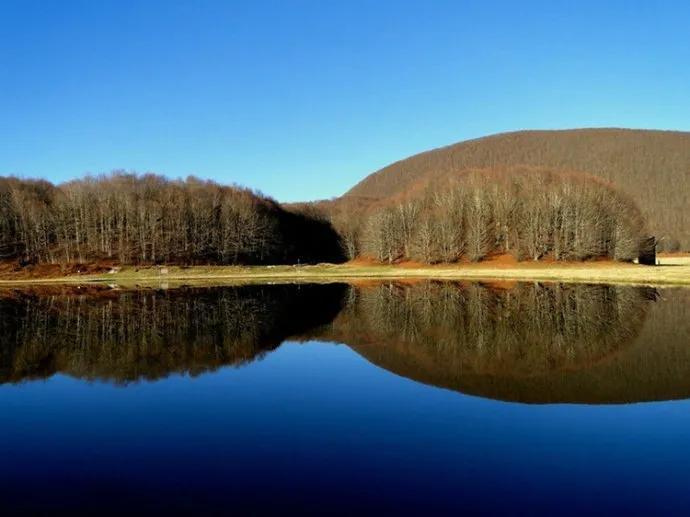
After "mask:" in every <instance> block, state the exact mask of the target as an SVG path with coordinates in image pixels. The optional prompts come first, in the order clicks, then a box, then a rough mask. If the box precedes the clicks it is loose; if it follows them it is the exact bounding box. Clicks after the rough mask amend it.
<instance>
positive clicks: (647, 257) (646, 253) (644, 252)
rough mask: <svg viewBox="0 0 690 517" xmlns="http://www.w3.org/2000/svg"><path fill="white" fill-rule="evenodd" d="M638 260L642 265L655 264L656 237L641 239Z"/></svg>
mask: <svg viewBox="0 0 690 517" xmlns="http://www.w3.org/2000/svg"><path fill="white" fill-rule="evenodd" d="M638 262H639V263H640V264H642V265H643V266H656V237H646V238H645V239H643V240H642V243H641V244H640V257H639V259H638Z"/></svg>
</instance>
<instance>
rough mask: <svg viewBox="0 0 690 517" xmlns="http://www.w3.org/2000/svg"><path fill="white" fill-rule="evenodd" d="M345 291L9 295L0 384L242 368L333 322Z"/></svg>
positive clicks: (0, 344)
mask: <svg viewBox="0 0 690 517" xmlns="http://www.w3.org/2000/svg"><path fill="white" fill-rule="evenodd" d="M346 290H347V287H346V286H345V285H339V284H332V285H311V286H295V285H262V286H241V287H228V288H213V289H205V288H180V289H172V290H159V291H155V290H135V291H124V292H122V291H115V290H105V289H92V290H91V291H90V292H89V293H82V292H80V291H79V290H77V291H76V292H74V290H68V291H67V292H58V293H50V294H46V293H39V294H37V293H27V292H22V291H14V292H12V293H9V295H6V296H5V297H3V298H1V299H0V354H1V355H0V381H4V382H7V381H12V382H16V381H20V380H24V379H31V378H42V377H48V376H50V375H52V374H54V373H56V372H63V373H68V374H70V375H73V376H76V377H81V378H87V379H106V380H111V381H115V382H119V383H123V382H128V381H133V380H137V379H156V378H160V377H163V376H165V375H168V374H170V373H172V372H188V373H191V374H198V373H201V372H204V371H207V370H210V369H215V368H218V367H220V366H226V365H241V364H243V363H246V362H247V361H251V360H254V359H257V358H260V357H261V356H263V355H264V354H265V353H267V352H269V351H271V350H273V349H275V348H276V347H278V346H279V345H280V344H281V343H282V342H283V341H284V340H286V339H287V338H289V337H291V336H299V335H301V334H303V333H305V332H307V331H309V330H311V329H313V328H315V327H318V326H319V325H323V324H326V323H328V322H330V321H332V320H333V318H334V317H335V316H336V315H337V314H338V312H339V311H340V310H341V308H342V302H343V300H344V295H345V293H346Z"/></svg>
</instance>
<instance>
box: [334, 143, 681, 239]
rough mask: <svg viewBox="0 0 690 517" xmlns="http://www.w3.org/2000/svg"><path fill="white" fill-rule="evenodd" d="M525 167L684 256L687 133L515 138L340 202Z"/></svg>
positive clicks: (404, 170) (380, 177)
mask: <svg viewBox="0 0 690 517" xmlns="http://www.w3.org/2000/svg"><path fill="white" fill-rule="evenodd" d="M512 165H527V166H537V167H553V168H559V169H567V170H574V171H582V172H587V173H589V174H592V175H594V176H598V177H600V178H603V179H605V180H607V181H609V182H611V183H613V184H614V185H615V186H616V187H617V188H618V189H620V190H622V191H623V192H625V193H627V194H628V195H630V196H631V197H632V198H633V199H634V200H635V201H636V202H637V203H638V205H639V206H640V208H641V209H642V211H643V213H644V215H645V216H646V219H647V221H648V224H649V230H650V232H651V233H652V234H654V235H656V236H657V238H663V241H662V243H663V244H665V245H666V246H668V245H669V244H671V243H672V242H673V241H674V240H677V241H678V243H679V244H680V246H681V248H682V249H684V250H688V249H690V220H689V219H688V216H687V211H688V208H690V132H678V131H655V130H634V129H573V130H541V131H518V132H514V133H503V134H497V135H492V136H487V137H483V138H479V139H476V140H468V141H464V142H460V143H457V144H453V145H449V146H446V147H441V148H438V149H434V150H431V151H427V152H423V153H420V154H417V155H414V156H411V157H409V158H406V159H404V160H401V161H398V162H395V163H393V164H391V165H389V166H387V167H384V168H383V169H381V170H379V171H377V172H374V173H373V174H371V175H369V176H367V177H366V178H365V179H364V180H362V181H361V182H359V183H358V184H357V185H355V186H354V187H353V188H352V189H351V190H349V191H348V192H347V193H346V194H345V195H344V196H343V198H341V200H342V201H343V202H349V203H352V202H354V200H355V199H366V200H385V199H387V198H394V197H398V196H401V195H404V194H405V192H406V191H409V190H411V189H414V188H415V187H416V186H418V185H419V184H420V183H424V182H426V181H429V180H433V179H435V178H440V177H443V176H447V175H449V174H451V175H452V174H453V173H456V172H457V173H460V172H461V171H463V170H466V169H471V168H491V167H497V166H512Z"/></svg>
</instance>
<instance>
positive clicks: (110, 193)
mask: <svg viewBox="0 0 690 517" xmlns="http://www.w3.org/2000/svg"><path fill="white" fill-rule="evenodd" d="M688 206H690V133H679V132H662V131H637V130H622V129H583V130H571V131H523V132H518V133H509V134H502V135H495V136H490V137H486V138H482V139H478V140H472V141H468V142H462V143H460V144H456V145H452V146H449V147H444V148H441V149H437V150H433V151H429V152H426V153H422V154H419V155H416V156H413V157H411V158H408V159H406V160H402V161H400V162H396V163H394V164H392V165H390V166H388V167H386V168H384V169H382V170H380V171H378V172H376V173H374V174H372V175H371V176H369V177H368V178H366V179H364V180H363V181H362V182H361V183H359V184H358V185H356V186H355V187H354V188H353V189H352V190H350V191H349V192H348V193H346V194H345V195H344V196H342V197H340V198H337V199H333V200H330V201H322V202H311V203H301V204H292V205H281V204H279V203H277V202H276V201H274V200H272V199H270V198H267V197H265V196H263V195H261V194H259V193H256V192H253V191H251V190H248V189H245V188H240V187H237V186H224V185H219V184H217V183H214V182H210V181H203V180H199V179H196V178H188V179H186V180H169V179H166V178H164V177H162V176H156V175H153V174H146V175H135V174H128V173H122V172H115V173H112V174H110V175H104V176H98V177H86V178H83V179H80V180H75V181H71V182H68V183H63V184H60V185H53V184H51V183H49V182H47V181H43V180H24V179H17V178H12V177H9V178H2V177H0V260H8V261H13V262H16V263H17V265H18V266H24V265H27V264H38V263H52V264H75V263H86V262H88V263H100V264H115V263H120V264H161V263H169V264H182V265H186V264H189V265H192V264H295V263H317V262H343V261H344V260H345V259H346V258H349V259H354V258H357V257H366V258H370V259H375V260H378V261H382V262H388V263H393V262H397V261H406V260H413V261H418V262H424V263H441V262H444V263H451V262H457V261H463V260H471V261H479V260H482V259H484V258H486V257H489V256H491V255H495V254H506V253H510V254H512V255H514V256H515V257H516V258H518V259H520V260H526V259H529V260H541V259H545V258H546V259H553V260H587V259H593V258H610V259H615V260H622V261H631V260H634V259H635V258H637V257H638V256H639V255H640V253H641V252H643V251H644V250H642V246H643V243H644V242H646V236H647V235H649V234H651V235H655V236H656V237H657V238H658V239H659V240H660V243H661V246H660V249H662V250H668V251H675V250H677V249H684V250H690V228H688V220H687V215H686V212H687V208H688Z"/></svg>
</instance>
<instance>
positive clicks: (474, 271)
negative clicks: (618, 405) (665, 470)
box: [0, 255, 690, 287]
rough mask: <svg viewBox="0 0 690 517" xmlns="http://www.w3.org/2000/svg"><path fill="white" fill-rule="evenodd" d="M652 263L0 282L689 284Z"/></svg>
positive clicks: (680, 270) (142, 273) (209, 271)
mask: <svg viewBox="0 0 690 517" xmlns="http://www.w3.org/2000/svg"><path fill="white" fill-rule="evenodd" d="M659 262H660V265H658V266H639V265H637V264H622V263H616V262H607V261H600V262H582V263H579V262H578V263H562V262H514V261H510V260H502V259H498V260H489V261H486V262H479V263H473V264H453V265H436V266H428V265H422V264H414V263H407V264H397V265H396V264H394V265H382V264H373V263H366V262H351V263H347V264H343V265H333V264H319V265H314V266H250V267H240V266H193V267H180V266H169V267H164V268H158V267H134V266H128V267H123V268H121V269H120V270H118V271H117V272H107V273H97V274H88V273H87V274H70V275H67V276H52V277H45V278H18V277H16V276H12V275H8V274H5V275H1V276H0V286H5V287H20V286H23V285H36V284H56V283H62V284H74V283H80V284H88V283H107V284H110V285H117V286H159V285H161V284H163V285H170V286H174V285H186V284H195V285H222V284H228V283H237V282H333V281H346V280H349V281H363V280H368V279H371V280H375V279H407V280H412V279H439V280H441V279H446V280H488V281H490V280H501V281H540V282H542V281H543V282H581V283H625V284H637V285H688V286H690V255H675V256H662V257H660V258H659Z"/></svg>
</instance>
